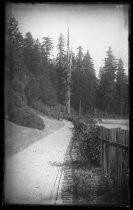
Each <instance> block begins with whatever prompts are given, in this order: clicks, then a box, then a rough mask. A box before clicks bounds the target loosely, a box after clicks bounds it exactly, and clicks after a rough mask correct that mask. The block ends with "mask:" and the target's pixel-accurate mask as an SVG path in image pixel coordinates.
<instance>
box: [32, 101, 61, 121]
mask: <svg viewBox="0 0 133 210" xmlns="http://www.w3.org/2000/svg"><path fill="white" fill-rule="evenodd" d="M32 107H33V108H34V109H36V110H38V111H39V112H41V113H43V114H45V115H47V116H49V117H53V118H55V119H59V118H60V116H61V113H60V111H59V110H57V109H56V106H48V105H46V104H43V103H42V102H41V101H34V102H33V103H32Z"/></svg>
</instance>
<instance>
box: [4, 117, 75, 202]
mask: <svg viewBox="0 0 133 210" xmlns="http://www.w3.org/2000/svg"><path fill="white" fill-rule="evenodd" d="M63 122H64V124H65V125H64V127H62V128H61V129H59V130H57V131H55V132H54V133H52V134H50V135H48V136H46V137H45V138H42V139H40V140H39V141H37V142H35V143H33V144H32V145H30V146H29V147H27V148H26V149H24V150H23V151H21V152H19V153H18V154H15V155H14V156H12V157H10V158H7V160H6V163H5V183H4V185H5V201H6V203H13V204H14V203H16V204H50V203H52V204H53V203H55V200H56V194H57V188H58V182H59V177H60V173H61V172H60V171H61V167H57V166H55V165H54V164H52V163H53V162H59V163H63V161H64V157H65V153H66V150H67V148H68V145H69V142H70V140H71V138H72V129H71V128H73V124H72V123H71V122H68V121H65V120H63Z"/></svg>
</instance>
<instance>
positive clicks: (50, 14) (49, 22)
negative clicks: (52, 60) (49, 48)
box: [9, 3, 129, 76]
mask: <svg viewBox="0 0 133 210" xmlns="http://www.w3.org/2000/svg"><path fill="white" fill-rule="evenodd" d="M9 8H10V9H11V12H12V14H13V15H14V16H15V18H16V19H17V20H18V26H19V30H20V32H21V33H22V34H23V35H25V34H26V33H27V32H31V34H32V36H33V38H34V39H37V38H39V40H40V41H42V37H44V36H49V37H51V38H52V40H53V42H54V46H55V49H54V51H53V53H54V55H56V53H57V50H56V46H57V42H58V38H59V34H60V33H63V35H64V36H65V38H66V37H67V24H68V25H69V32H70V46H72V50H73V51H74V52H75V53H77V50H76V48H77V47H78V46H80V45H81V46H82V47H83V52H84V53H86V51H87V50H89V53H90V55H91V58H92V60H93V63H94V67H95V70H96V75H97V76H98V72H99V68H100V67H101V66H103V65H104V63H103V60H104V58H105V57H106V51H107V50H108V47H109V46H111V47H112V51H113V55H114V56H115V57H116V58H117V59H119V58H121V59H122V60H123V63H124V68H125V72H126V73H127V74H128V66H129V55H128V54H129V52H128V51H129V49H128V48H129V46H128V44H129V43H128V38H129V23H128V6H127V5H120V4H81V3H80V4H63V3H62V4H57V3H56V4H52V3H50V4H46V3H43V4H27V3H25V4H22V3H21V4H20V3H19V4H17V3H16V4H10V5H9Z"/></svg>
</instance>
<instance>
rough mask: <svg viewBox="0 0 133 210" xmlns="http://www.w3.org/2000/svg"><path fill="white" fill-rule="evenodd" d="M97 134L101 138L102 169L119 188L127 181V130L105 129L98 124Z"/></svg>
mask: <svg viewBox="0 0 133 210" xmlns="http://www.w3.org/2000/svg"><path fill="white" fill-rule="evenodd" d="M98 135H99V138H100V140H101V165H102V168H103V171H104V173H105V174H106V175H108V176H109V177H110V178H111V179H112V181H113V183H114V184H115V185H117V186H118V187H119V188H121V187H122V186H123V185H124V184H128V181H129V178H128V172H129V132H128V131H127V130H123V129H121V128H114V129H107V128H105V127H103V126H99V128H98Z"/></svg>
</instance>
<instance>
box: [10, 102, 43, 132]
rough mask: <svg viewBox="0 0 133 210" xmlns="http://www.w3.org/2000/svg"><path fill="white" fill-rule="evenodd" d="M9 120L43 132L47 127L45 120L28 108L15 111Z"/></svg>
mask: <svg viewBox="0 0 133 210" xmlns="http://www.w3.org/2000/svg"><path fill="white" fill-rule="evenodd" d="M9 120H10V121H12V122H14V123H16V124H18V125H21V126H26V127H30V128H36V129H39V130H43V129H44V127H45V125H44V122H43V120H42V119H41V118H40V117H39V116H37V115H36V114H35V113H34V112H33V111H32V110H31V109H30V108H28V107H26V106H25V107H23V108H17V109H16V110H13V111H12V112H11V113H10V114H9Z"/></svg>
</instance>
